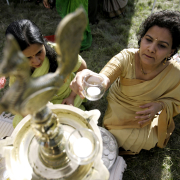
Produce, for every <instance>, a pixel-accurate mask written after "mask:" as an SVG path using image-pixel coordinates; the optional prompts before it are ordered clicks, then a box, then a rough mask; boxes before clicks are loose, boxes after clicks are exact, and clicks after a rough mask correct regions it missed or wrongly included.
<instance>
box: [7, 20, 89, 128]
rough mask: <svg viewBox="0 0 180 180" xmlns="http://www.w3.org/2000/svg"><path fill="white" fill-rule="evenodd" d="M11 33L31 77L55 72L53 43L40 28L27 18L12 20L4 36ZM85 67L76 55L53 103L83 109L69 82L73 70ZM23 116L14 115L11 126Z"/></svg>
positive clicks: (72, 75) (12, 81)
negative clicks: (71, 68)
mask: <svg viewBox="0 0 180 180" xmlns="http://www.w3.org/2000/svg"><path fill="white" fill-rule="evenodd" d="M8 34H12V35H13V36H14V38H15V39H16V41H17V43H18V44H19V47H20V49H21V51H22V53H23V54H24V55H25V57H27V58H28V60H29V63H30V66H31V77H33V78H35V77H39V76H43V75H45V74H47V73H49V72H55V71H56V69H57V66H58V64H57V60H56V58H57V54H56V52H55V49H54V48H55V46H56V44H54V43H48V42H47V41H46V40H45V39H44V38H43V35H42V33H41V31H40V29H39V28H38V27H37V26H36V24H34V23H33V22H31V21H30V20H27V19H22V20H19V21H15V22H12V23H11V24H10V25H9V26H8V28H7V30H6V36H7V35H8ZM85 68H87V66H86V62H85V61H84V60H83V59H82V57H81V56H80V55H79V56H78V62H77V64H76V66H75V68H74V70H73V72H72V73H71V74H70V75H69V76H68V77H67V78H66V79H65V80H64V84H63V85H62V86H61V87H60V89H59V91H58V93H57V94H56V95H55V96H54V97H53V98H52V100H51V102H52V103H53V104H67V105H74V106H75V107H78V108H81V109H83V110H85V108H84V106H83V105H82V102H83V101H84V100H82V99H81V98H80V97H79V95H76V93H74V92H73V91H72V90H71V89H70V87H69V84H70V82H71V81H72V80H73V78H74V76H75V74H74V72H78V71H81V70H83V69H85ZM15 79H16V77H10V81H9V85H10V86H11V85H12V84H13V83H14V82H15ZM22 118H23V117H22V116H21V115H16V116H15V117H14V119H13V126H14V127H16V125H17V124H18V123H19V122H20V121H21V119H22Z"/></svg>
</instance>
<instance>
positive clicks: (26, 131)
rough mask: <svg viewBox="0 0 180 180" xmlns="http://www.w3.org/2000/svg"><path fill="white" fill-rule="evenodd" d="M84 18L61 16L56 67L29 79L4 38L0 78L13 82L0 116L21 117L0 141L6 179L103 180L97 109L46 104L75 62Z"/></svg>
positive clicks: (81, 13)
mask: <svg viewBox="0 0 180 180" xmlns="http://www.w3.org/2000/svg"><path fill="white" fill-rule="evenodd" d="M86 24H87V17H86V14H85V12H84V9H83V8H78V9H77V10H76V11H75V12H73V13H71V14H69V15H67V16H66V17H65V18H64V19H63V20H62V21H61V22H60V24H59V25H58V27H57V30H56V52H57V54H58V59H57V60H58V64H59V65H58V68H57V70H56V72H55V73H49V74H47V75H44V76H41V77H38V78H32V77H30V67H29V64H28V60H27V59H26V58H25V57H24V56H23V54H22V53H21V51H20V50H19V47H18V45H17V43H16V41H15V39H14V38H13V37H12V36H8V38H7V41H6V45H5V48H4V57H3V60H2V63H1V64H0V74H1V75H2V76H11V75H13V76H16V82H15V83H14V84H13V85H12V86H11V87H10V88H9V89H8V91H7V92H6V93H5V95H4V96H3V97H2V99H1V101H0V112H3V111H9V112H11V113H13V114H14V113H15V114H21V115H23V116H25V118H23V120H22V121H21V122H20V123H19V124H18V125H17V126H16V128H15V129H14V131H13V133H12V135H11V137H8V138H6V139H4V140H1V141H0V154H2V156H3V157H5V162H6V168H7V171H8V174H9V176H10V177H9V178H10V180H31V179H32V180H45V179H48V180H50V179H51V180H95V179H96V180H98V179H100V180H108V178H109V172H108V170H107V168H106V167H105V166H104V165H103V162H102V160H101V157H102V139H101V134H100V130H99V128H98V126H97V121H98V118H99V116H100V112H99V110H91V111H82V110H80V109H78V108H76V107H73V106H68V105H53V104H51V103H48V102H49V101H50V100H51V98H52V97H53V96H54V95H55V94H56V92H57V91H58V89H59V88H60V87H61V85H62V84H63V80H64V79H65V78H66V77H67V75H68V74H69V73H71V71H72V70H73V68H74V67H75V65H76V63H77V58H78V53H79V49H80V45H81V39H82V34H83V31H84V29H85V27H86Z"/></svg>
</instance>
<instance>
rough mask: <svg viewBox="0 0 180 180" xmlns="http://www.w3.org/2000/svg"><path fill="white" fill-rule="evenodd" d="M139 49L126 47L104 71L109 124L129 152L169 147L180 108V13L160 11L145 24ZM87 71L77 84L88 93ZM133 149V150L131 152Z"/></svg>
mask: <svg viewBox="0 0 180 180" xmlns="http://www.w3.org/2000/svg"><path fill="white" fill-rule="evenodd" d="M138 44H139V49H125V50H123V51H121V52H120V53H119V54H117V55H116V56H114V57H113V58H112V59H111V60H110V61H109V62H108V63H107V64H106V65H105V67H104V68H103V69H102V70H101V72H100V75H102V76H103V77H104V79H105V86H106V89H108V87H110V85H111V84H112V85H111V88H110V90H109V94H108V96H107V100H108V107H107V110H106V113H105V116H104V119H103V126H104V127H105V128H107V129H108V130H109V131H110V132H111V133H112V134H113V135H114V136H115V137H116V139H117V142H118V145H119V147H122V148H124V149H125V150H126V153H131V154H136V153H139V152H140V151H141V149H146V150H149V149H151V148H153V147H155V146H156V145H157V146H158V147H161V148H163V147H164V146H165V145H166V143H167V141H168V139H169V137H170V135H171V133H172V132H173V130H174V127H175V125H174V121H173V116H175V115H177V114H179V113H180V64H179V63H177V62H175V61H173V60H171V57H172V56H173V55H174V54H175V53H176V52H177V50H178V49H179V47H180V12H176V11H160V12H157V13H154V14H152V15H151V16H149V17H148V18H147V19H146V20H145V21H144V22H143V23H142V25H141V26H140V30H139V33H138ZM89 73H94V72H92V71H90V70H83V71H81V72H79V73H77V75H76V77H75V78H74V80H73V81H72V82H71V85H70V86H71V89H72V90H74V92H76V93H78V94H79V95H80V96H81V97H82V98H83V93H82V78H83V77H84V76H85V75H87V74H89ZM128 150H129V151H128Z"/></svg>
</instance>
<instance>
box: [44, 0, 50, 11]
mask: <svg viewBox="0 0 180 180" xmlns="http://www.w3.org/2000/svg"><path fill="white" fill-rule="evenodd" d="M43 4H44V7H45V8H48V9H50V4H49V3H48V0H43Z"/></svg>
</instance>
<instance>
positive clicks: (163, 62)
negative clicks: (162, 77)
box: [163, 57, 167, 65]
mask: <svg viewBox="0 0 180 180" xmlns="http://www.w3.org/2000/svg"><path fill="white" fill-rule="evenodd" d="M166 62H167V57H166V59H165V60H164V62H163V65H165V64H166Z"/></svg>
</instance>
